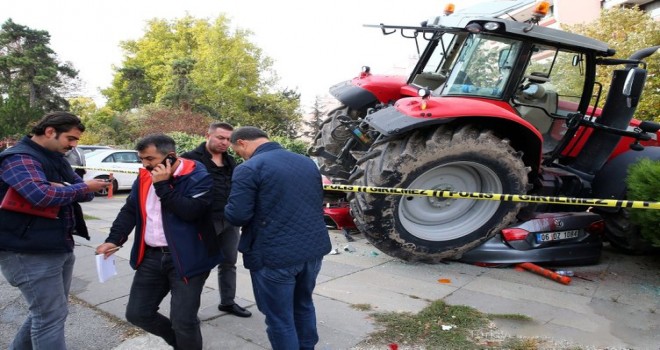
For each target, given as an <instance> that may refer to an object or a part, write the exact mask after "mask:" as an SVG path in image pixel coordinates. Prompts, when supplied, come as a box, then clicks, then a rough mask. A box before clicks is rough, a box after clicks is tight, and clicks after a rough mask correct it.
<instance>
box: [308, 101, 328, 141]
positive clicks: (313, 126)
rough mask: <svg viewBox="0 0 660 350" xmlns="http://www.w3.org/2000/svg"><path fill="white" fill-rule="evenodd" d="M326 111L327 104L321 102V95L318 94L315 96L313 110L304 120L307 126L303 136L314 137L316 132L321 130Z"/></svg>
mask: <svg viewBox="0 0 660 350" xmlns="http://www.w3.org/2000/svg"><path fill="white" fill-rule="evenodd" d="M326 113H327V111H326V106H325V104H324V103H323V102H321V98H320V97H319V96H316V97H315V98H314V104H313V105H312V111H311V113H310V115H309V119H308V120H305V121H303V124H304V126H305V130H304V131H303V133H302V134H303V136H305V137H307V138H309V139H314V137H316V134H317V133H318V132H319V128H320V127H321V124H322V123H323V118H324V116H325V114H326Z"/></svg>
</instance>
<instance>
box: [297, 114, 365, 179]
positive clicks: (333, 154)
mask: <svg viewBox="0 0 660 350" xmlns="http://www.w3.org/2000/svg"><path fill="white" fill-rule="evenodd" d="M366 114H367V113H366V109H365V110H355V109H352V108H350V107H348V106H345V105H340V106H339V107H337V108H335V109H333V110H331V111H330V112H328V117H327V118H326V120H325V121H323V124H321V126H320V127H319V132H318V133H317V134H316V138H315V139H314V145H313V146H312V147H311V148H310V150H309V152H308V153H309V154H310V155H312V156H314V157H316V160H317V161H318V163H319V166H320V169H321V173H322V174H323V175H326V176H327V177H328V178H330V179H331V180H332V182H345V181H346V179H348V176H349V174H350V172H351V170H352V169H353V167H354V166H355V159H354V158H353V157H352V156H351V155H350V154H344V155H342V154H341V151H342V149H343V148H344V146H345V145H346V142H348V141H349V139H351V137H352V136H351V131H350V130H349V129H348V128H346V127H345V126H344V125H343V123H342V121H351V120H357V119H358V118H361V117H364V116H365V115H366Z"/></svg>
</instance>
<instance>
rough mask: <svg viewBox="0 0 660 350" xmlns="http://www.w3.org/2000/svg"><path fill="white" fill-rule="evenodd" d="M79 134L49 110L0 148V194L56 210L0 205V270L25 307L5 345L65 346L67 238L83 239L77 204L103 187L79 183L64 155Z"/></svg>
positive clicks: (69, 269) (78, 126)
mask: <svg viewBox="0 0 660 350" xmlns="http://www.w3.org/2000/svg"><path fill="white" fill-rule="evenodd" d="M83 131H85V126H84V125H83V124H82V123H81V121H80V119H79V118H78V117H77V116H75V115H73V114H70V113H66V112H53V113H49V114H46V115H45V116H44V117H43V118H42V119H41V120H40V121H39V122H38V123H37V125H36V126H35V127H34V128H33V129H32V134H33V135H32V136H26V137H24V138H23V139H21V140H20V141H19V142H18V143H17V144H16V145H15V146H14V147H11V148H9V149H7V150H5V151H3V152H2V153H0V199H1V198H4V197H5V195H7V192H8V191H10V190H11V191H15V192H16V193H17V194H18V195H19V196H21V197H23V198H24V199H25V200H26V201H27V202H28V203H29V204H30V205H32V206H34V207H36V208H46V207H59V213H58V217H57V218H55V219H51V218H47V217H42V216H40V215H37V214H34V215H32V214H25V213H22V212H17V211H15V210H16V209H12V208H11V207H10V206H4V207H3V208H0V268H1V269H2V273H3V275H4V276H5V278H6V279H7V281H8V282H9V283H10V284H11V285H12V286H14V287H17V288H19V289H20V290H21V293H22V294H23V297H24V298H25V301H26V302H27V304H28V308H29V310H30V312H29V314H28V318H27V320H26V321H25V323H24V324H23V326H22V327H21V328H20V329H19V331H18V333H17V334H16V337H15V338H14V341H13V343H12V345H11V346H10V348H11V349H32V348H34V349H66V344H65V341H64V324H65V321H66V317H67V314H68V295H69V288H70V286H71V278H72V274H73V264H74V261H75V256H74V254H73V246H74V242H73V235H74V234H75V235H79V236H82V237H85V238H87V239H88V240H89V234H88V233H87V227H86V226H85V222H84V220H83V216H82V210H81V209H80V205H79V204H78V202H86V201H91V200H92V199H93V198H94V192H96V191H99V190H101V189H103V188H105V187H107V186H108V183H107V182H105V181H103V180H88V181H87V182H83V181H82V179H81V178H80V177H79V176H78V175H76V174H75V173H74V172H73V169H71V166H70V165H69V163H68V162H67V161H66V160H65V159H64V153H66V152H67V151H68V150H70V149H71V148H73V147H75V146H76V145H77V144H78V140H79V139H80V135H81V134H82V132H83Z"/></svg>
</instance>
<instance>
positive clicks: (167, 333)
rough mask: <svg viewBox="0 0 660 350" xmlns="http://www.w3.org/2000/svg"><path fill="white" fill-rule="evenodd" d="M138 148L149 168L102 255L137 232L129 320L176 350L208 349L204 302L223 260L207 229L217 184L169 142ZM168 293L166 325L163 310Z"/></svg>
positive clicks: (153, 140)
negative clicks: (203, 296)
mask: <svg viewBox="0 0 660 350" xmlns="http://www.w3.org/2000/svg"><path fill="white" fill-rule="evenodd" d="M136 148H137V151H138V155H139V157H140V159H141V160H142V164H143V165H144V168H143V169H140V173H139V175H138V178H137V180H135V183H133V188H132V190H131V193H130V195H129V196H128V198H127V199H126V204H124V206H123V207H122V208H121V210H120V211H119V215H118V216H117V219H115V221H114V223H113V224H112V228H111V229H110V235H109V236H108V238H107V239H106V240H105V242H106V243H103V244H101V245H100V246H98V247H97V248H96V253H97V254H104V255H105V256H109V255H111V254H113V253H114V252H115V251H116V249H118V248H117V247H121V245H122V244H124V242H126V240H127V239H128V235H129V234H130V233H131V231H132V230H133V228H135V232H136V234H135V238H134V242H133V249H132V250H131V260H130V264H131V266H132V267H133V268H134V269H136V272H135V277H133V284H132V286H131V292H130V295H129V297H128V305H127V306H126V319H127V320H128V321H129V322H131V323H133V324H135V325H136V326H138V327H140V328H142V329H144V330H146V331H147V332H149V333H152V334H155V335H157V336H160V337H162V338H163V339H165V341H166V342H167V343H168V344H170V345H171V346H173V347H174V348H175V349H202V333H201V330H200V322H199V318H198V317H197V311H198V310H199V306H200V295H201V292H202V289H203V288H204V282H205V281H206V278H207V277H208V275H209V272H210V270H211V269H213V267H215V266H216V265H217V264H218V263H219V262H220V257H221V255H220V254H219V248H218V246H217V241H216V238H215V233H214V232H213V231H212V230H211V229H209V226H208V225H209V224H210V223H211V220H210V216H209V215H210V212H209V210H208V208H210V206H211V187H212V185H213V184H212V182H213V180H212V179H211V176H210V175H209V173H208V172H207V171H206V169H205V168H204V166H203V165H201V164H200V163H197V162H195V161H194V160H189V159H183V158H178V159H177V158H176V155H175V143H174V140H173V139H172V138H170V137H169V136H166V135H163V134H152V135H148V136H146V137H144V138H143V139H142V140H140V141H139V142H138V144H137V147H136ZM170 292H171V296H172V300H171V310H170V318H169V319H168V318H167V317H165V316H163V315H161V314H160V313H158V306H159V305H160V303H161V301H162V300H163V298H165V296H166V295H167V293H170Z"/></svg>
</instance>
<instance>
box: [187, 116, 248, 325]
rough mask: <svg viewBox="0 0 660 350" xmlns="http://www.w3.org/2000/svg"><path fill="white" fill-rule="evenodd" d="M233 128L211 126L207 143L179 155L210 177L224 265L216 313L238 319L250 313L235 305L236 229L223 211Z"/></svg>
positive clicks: (232, 165)
mask: <svg viewBox="0 0 660 350" xmlns="http://www.w3.org/2000/svg"><path fill="white" fill-rule="evenodd" d="M232 130H234V128H233V127H232V126H231V125H230V124H227V123H221V122H220V123H212V124H211V125H210V126H209V130H208V132H207V133H206V142H203V143H202V144H200V145H199V146H198V147H197V148H195V149H194V150H192V151H190V152H186V153H184V154H182V155H181V157H183V158H188V159H194V160H196V161H198V162H200V163H202V164H204V166H206V169H207V170H208V172H209V173H210V174H211V176H212V177H213V202H211V207H212V211H213V226H214V228H215V233H216V234H217V235H218V243H219V244H220V249H221V251H222V255H223V256H224V260H223V262H222V263H221V264H220V265H218V287H219V289H220V305H218V310H220V311H225V312H228V313H231V314H234V315H236V316H239V317H250V316H252V313H251V312H250V311H248V310H246V309H245V308H243V307H241V306H240V305H238V304H236V302H235V301H234V298H235V297H236V260H237V258H238V239H239V237H240V234H239V232H238V227H236V226H232V225H231V224H230V223H228V222H227V221H225V218H224V210H225V205H226V204H227V198H229V190H230V189H231V175H232V173H233V171H234V168H235V167H236V161H235V160H234V158H233V157H232V156H231V155H229V153H227V149H228V148H229V138H230V137H231V133H232Z"/></svg>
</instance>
